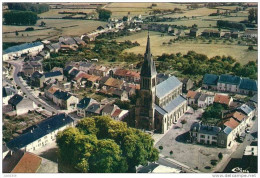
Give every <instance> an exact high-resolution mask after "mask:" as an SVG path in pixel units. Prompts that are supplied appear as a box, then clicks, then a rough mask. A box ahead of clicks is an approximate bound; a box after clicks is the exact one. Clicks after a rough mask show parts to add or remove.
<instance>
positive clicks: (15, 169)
mask: <svg viewBox="0 0 260 178" xmlns="http://www.w3.org/2000/svg"><path fill="white" fill-rule="evenodd" d="M17 152H19V153H17ZM3 172H4V173H58V164H57V163H54V162H52V161H50V160H47V159H45V158H42V157H39V156H37V155H35V154H33V153H30V152H22V151H20V150H18V151H15V152H13V153H12V154H10V155H8V156H7V157H6V158H5V159H4V160H3Z"/></svg>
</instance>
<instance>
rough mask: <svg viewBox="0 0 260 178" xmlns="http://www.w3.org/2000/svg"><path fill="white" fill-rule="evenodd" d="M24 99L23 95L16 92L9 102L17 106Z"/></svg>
mask: <svg viewBox="0 0 260 178" xmlns="http://www.w3.org/2000/svg"><path fill="white" fill-rule="evenodd" d="M22 100H23V97H22V96H21V95H18V94H15V95H14V96H13V97H12V98H10V99H9V101H8V103H9V104H11V105H13V106H16V105H17V104H18V103H20V102H21V101H22Z"/></svg>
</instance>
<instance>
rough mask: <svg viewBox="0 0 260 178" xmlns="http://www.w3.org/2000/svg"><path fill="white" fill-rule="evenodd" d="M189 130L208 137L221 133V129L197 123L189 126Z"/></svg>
mask: <svg viewBox="0 0 260 178" xmlns="http://www.w3.org/2000/svg"><path fill="white" fill-rule="evenodd" d="M190 130H191V131H195V132H199V133H203V134H208V135H217V134H218V133H219V132H220V131H221V128H220V127H216V126H207V125H203V124H201V123H199V122H195V123H193V124H192V125H191V129H190Z"/></svg>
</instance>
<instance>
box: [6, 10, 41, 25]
mask: <svg viewBox="0 0 260 178" xmlns="http://www.w3.org/2000/svg"><path fill="white" fill-rule="evenodd" d="M3 17H4V23H5V24H7V25H35V24H36V22H37V19H38V16H37V14H36V13H34V12H30V11H8V12H5V13H4V15H3Z"/></svg>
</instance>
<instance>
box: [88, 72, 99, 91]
mask: <svg viewBox="0 0 260 178" xmlns="http://www.w3.org/2000/svg"><path fill="white" fill-rule="evenodd" d="M99 80H100V77H99V76H95V75H91V77H89V78H88V79H87V82H86V86H87V87H91V88H99V83H98V82H99Z"/></svg>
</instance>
